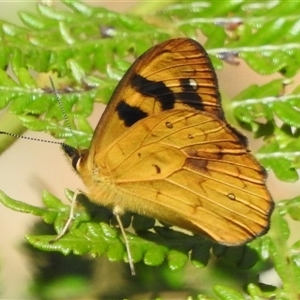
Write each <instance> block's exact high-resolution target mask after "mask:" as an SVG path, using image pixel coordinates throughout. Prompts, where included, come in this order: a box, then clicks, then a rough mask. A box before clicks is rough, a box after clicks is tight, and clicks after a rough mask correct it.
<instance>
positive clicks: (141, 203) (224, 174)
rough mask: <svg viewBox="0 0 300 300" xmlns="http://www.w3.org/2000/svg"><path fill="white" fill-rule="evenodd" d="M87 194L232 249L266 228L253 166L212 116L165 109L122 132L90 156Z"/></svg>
mask: <svg viewBox="0 0 300 300" xmlns="http://www.w3.org/2000/svg"><path fill="white" fill-rule="evenodd" d="M95 160H96V161H97V163H98V164H97V166H98V168H99V174H95V175H94V178H93V180H91V181H90V182H89V183H88V185H89V186H90V187H91V189H90V191H91V197H92V198H93V199H101V203H102V204H104V205H107V206H113V207H117V208H118V209H121V210H122V209H124V210H129V211H133V212H137V213H140V214H146V215H147V216H150V217H154V218H157V219H159V220H161V221H164V222H167V223H169V224H172V225H177V226H179V227H182V228H185V229H188V230H191V231H193V232H198V233H202V234H205V235H206V236H208V237H210V238H212V239H213V240H215V241H217V242H218V243H221V244H224V245H231V246H232V245H239V244H241V243H245V242H246V241H249V240H251V239H253V238H254V237H256V236H258V235H261V234H263V233H264V232H265V231H266V230H267V229H268V226H269V215H270V213H271V211H272V200H271V197H270V194H269V192H268V190H267V189H266V187H265V173H264V171H263V169H262V167H261V166H260V164H259V163H258V162H257V161H256V160H255V158H254V157H253V156H252V155H251V154H250V153H249V151H248V150H247V149H246V148H245V147H244V146H243V145H242V144H241V143H240V140H239V136H238V135H236V134H235V132H233V131H232V130H231V129H230V128H229V127H228V126H226V124H225V123H224V122H223V121H222V120H220V119H219V118H217V117H215V116H213V115H212V114H209V113H206V112H201V113H199V112H197V111H195V110H178V109H173V110H169V111H165V112H162V113H160V114H159V115H153V116H149V117H147V118H146V119H144V120H141V121H139V122H137V123H136V124H134V125H133V126H132V127H130V128H129V129H128V130H127V131H126V133H124V134H123V135H122V136H120V137H119V138H118V139H117V140H115V142H114V143H112V144H111V145H110V147H108V148H107V149H106V150H105V151H102V152H99V153H97V154H96V156H95Z"/></svg>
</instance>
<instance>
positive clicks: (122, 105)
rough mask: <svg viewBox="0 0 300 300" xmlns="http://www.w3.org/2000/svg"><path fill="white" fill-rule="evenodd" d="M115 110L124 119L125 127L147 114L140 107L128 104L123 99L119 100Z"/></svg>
mask: <svg viewBox="0 0 300 300" xmlns="http://www.w3.org/2000/svg"><path fill="white" fill-rule="evenodd" d="M116 112H117V113H118V116H119V118H120V119H121V120H123V121H124V124H125V126H126V127H130V126H132V125H133V124H134V123H136V122H137V121H139V120H141V119H143V118H146V117H147V116H148V114H147V113H145V112H144V111H142V110H141V109H140V108H138V107H136V106H130V105H129V104H128V103H126V102H125V101H124V100H121V101H120V102H119V103H118V105H117V107H116Z"/></svg>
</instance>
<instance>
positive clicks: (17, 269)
mask: <svg viewBox="0 0 300 300" xmlns="http://www.w3.org/2000/svg"><path fill="white" fill-rule="evenodd" d="M85 2H89V1H85ZM90 2H91V4H92V5H99V6H104V7H106V8H109V9H112V10H114V11H119V12H121V11H130V9H131V8H132V7H133V6H134V5H135V2H137V1H90ZM22 10H26V11H35V2H34V1H31V2H20V1H10V2H7V1H0V18H1V19H3V20H5V21H9V22H11V23H15V24H17V25H21V22H20V21H19V19H18V15H17V12H18V11H22ZM275 77H276V76H275ZM218 78H219V85H220V89H221V93H222V94H223V95H225V96H226V98H228V99H230V98H231V97H233V96H234V95H236V94H237V93H239V92H240V91H241V90H243V89H244V88H245V87H246V86H249V84H250V82H253V83H258V84H263V83H265V82H267V81H268V80H267V78H265V77H263V76H260V75H257V74H256V73H254V72H253V71H251V70H250V69H249V68H248V67H247V66H246V65H245V64H244V63H243V62H242V61H241V63H240V65H239V66H232V65H227V66H226V67H225V69H224V70H223V71H221V72H218ZM103 108H104V106H103V105H97V108H96V109H95V111H94V113H93V115H92V116H91V123H92V124H93V125H94V126H96V124H97V122H98V120H99V117H100V115H101V113H102V111H103ZM24 135H27V136H31V137H33V138H35V137H37V138H43V139H50V140H51V139H52V138H51V137H50V136H49V135H46V134H42V133H35V132H29V131H27V132H26V133H25V134H24ZM250 148H251V149H254V151H255V149H256V148H257V142H255V141H250ZM0 169H1V172H0V189H1V190H3V191H4V192H5V193H6V194H7V195H9V196H10V197H12V198H14V199H18V200H21V201H27V202H28V203H30V204H33V205H37V206H42V202H41V195H42V192H43V190H47V191H50V192H51V193H53V194H54V195H56V196H57V197H59V198H61V199H65V196H64V190H65V188H68V189H71V190H75V189H76V188H79V189H82V190H85V189H84V186H83V184H82V182H81V180H80V179H79V177H78V176H77V175H76V174H75V172H74V171H73V170H72V167H71V166H70V165H69V163H68V160H67V159H66V157H65V156H64V154H63V152H62V150H61V149H60V147H59V146H57V145H51V144H47V143H38V142H30V141H26V140H22V139H19V140H17V141H16V142H15V143H14V144H13V145H12V146H11V147H10V148H9V149H8V150H7V151H6V152H5V153H3V154H2V155H1V156H0ZM268 185H269V187H270V190H271V192H272V194H273V195H274V197H275V196H276V199H275V200H277V199H278V200H279V199H283V198H286V197H292V196H295V195H298V194H299V192H300V187H299V185H297V184H296V185H295V184H283V183H280V184H278V182H276V181H275V179H274V177H273V175H272V174H270V176H269V180H268ZM287 190H288V191H289V196H287ZM35 221H36V218H34V217H32V216H29V215H26V214H22V213H17V212H13V211H11V210H9V209H7V208H5V207H3V206H1V205H0V232H1V246H0V291H1V293H0V295H1V296H2V299H21V298H22V299H25V298H26V295H27V285H28V282H29V281H30V279H31V278H32V275H33V274H32V269H31V265H30V261H29V260H28V259H27V257H26V256H25V255H24V254H23V252H22V250H21V247H20V245H21V243H22V242H24V235H25V234H27V233H28V232H29V229H30V228H31V226H32V225H33V224H34V222H35ZM273 280H276V279H273Z"/></svg>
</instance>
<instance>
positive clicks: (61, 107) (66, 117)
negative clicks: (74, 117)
mask: <svg viewBox="0 0 300 300" xmlns="http://www.w3.org/2000/svg"><path fill="white" fill-rule="evenodd" d="M49 80H50V83H51V86H52V89H53V93H54V94H55V96H56V99H57V102H58V105H59V107H60V110H61V112H62V114H63V117H64V120H65V122H66V124H67V127H68V129H69V130H70V132H71V133H72V139H73V142H74V145H75V146H76V148H78V143H77V141H76V139H75V136H74V134H73V131H72V128H71V124H70V121H69V118H68V116H67V114H66V111H65V109H64V106H63V105H62V102H61V100H60V96H59V94H58V92H57V90H56V88H55V86H54V82H53V80H52V78H51V77H49Z"/></svg>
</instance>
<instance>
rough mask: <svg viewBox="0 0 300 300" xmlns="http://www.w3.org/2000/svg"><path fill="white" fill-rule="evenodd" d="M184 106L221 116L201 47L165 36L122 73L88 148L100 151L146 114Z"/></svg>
mask: <svg viewBox="0 0 300 300" xmlns="http://www.w3.org/2000/svg"><path fill="white" fill-rule="evenodd" d="M187 107H189V108H193V109H197V110H202V111H208V112H211V113H213V114H215V115H217V116H218V117H220V118H223V110H222V107H221V105H220V95H219V91H218V84H217V78H216V74H215V72H214V69H213V67H212V64H211V61H210V59H209V57H208V55H207V53H206V51H205V50H204V48H203V47H202V46H201V45H200V44H199V43H197V42H196V41H194V40H192V39H187V38H178V39H173V40H168V41H166V42H163V43H161V44H159V45H157V46H154V47H153V48H151V49H149V50H148V51H146V52H145V53H144V54H143V55H141V56H140V57H139V58H138V59H137V60H136V61H135V62H134V63H133V64H132V66H131V67H130V68H129V70H128V71H127V72H126V74H125V75H124V77H123V78H122V80H121V81H120V82H119V84H118V86H117V87H116V89H115V91H114V93H113V95H112V96H111V100H110V101H109V104H108V105H107V108H106V110H105V111H104V113H103V115H102V116H101V118H100V121H99V123H98V125H97V128H96V130H95V133H94V137H93V141H92V145H91V148H93V149H94V151H95V152H97V151H102V150H103V147H107V146H108V145H109V144H110V143H111V142H113V141H114V140H115V139H116V138H117V137H118V136H120V135H121V134H122V133H123V132H124V131H125V130H126V128H128V127H130V126H132V125H133V124H134V123H135V122H137V121H138V120H140V119H143V118H145V117H147V116H149V115H152V114H155V113H160V112H161V111H164V110H169V109H173V108H187Z"/></svg>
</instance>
